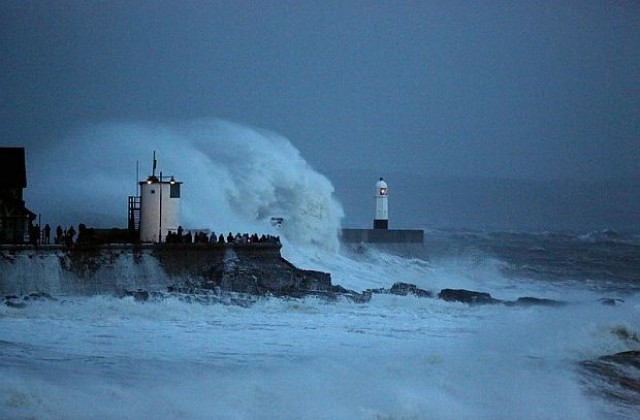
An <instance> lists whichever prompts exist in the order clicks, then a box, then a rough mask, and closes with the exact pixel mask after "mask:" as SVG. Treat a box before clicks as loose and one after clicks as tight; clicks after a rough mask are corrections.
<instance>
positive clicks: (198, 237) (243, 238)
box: [165, 226, 280, 244]
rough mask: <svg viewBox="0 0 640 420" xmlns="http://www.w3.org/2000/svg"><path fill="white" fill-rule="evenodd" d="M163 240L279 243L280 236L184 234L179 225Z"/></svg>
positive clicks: (170, 241) (189, 242)
mask: <svg viewBox="0 0 640 420" xmlns="http://www.w3.org/2000/svg"><path fill="white" fill-rule="evenodd" d="M165 242H166V243H168V244H191V243H194V244H203V243H204V244H206V243H209V244H225V243H227V244H264V243H272V244H279V243H280V237H279V236H273V235H264V234H263V235H261V236H258V234H257V233H254V234H252V235H249V234H248V233H243V234H241V233H236V234H235V235H234V234H233V233H231V232H229V234H228V235H227V236H226V237H225V236H224V235H223V234H222V233H221V234H220V235H216V233H215V232H211V234H207V233H206V232H196V233H195V234H192V233H191V232H187V233H186V234H185V233H184V231H183V229H182V226H179V227H178V229H177V231H175V232H173V231H169V233H168V234H167V237H166V238H165Z"/></svg>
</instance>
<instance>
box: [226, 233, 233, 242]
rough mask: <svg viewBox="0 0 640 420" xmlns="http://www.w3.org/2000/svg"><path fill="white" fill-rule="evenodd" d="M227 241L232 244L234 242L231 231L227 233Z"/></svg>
mask: <svg viewBox="0 0 640 420" xmlns="http://www.w3.org/2000/svg"><path fill="white" fill-rule="evenodd" d="M227 243H228V244H232V243H233V233H231V232H229V234H228V235H227Z"/></svg>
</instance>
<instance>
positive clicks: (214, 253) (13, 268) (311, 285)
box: [0, 243, 334, 297]
mask: <svg viewBox="0 0 640 420" xmlns="http://www.w3.org/2000/svg"><path fill="white" fill-rule="evenodd" d="M280 248H281V245H280V244H276V243H258V244H102V245H82V246H80V245H74V246H73V247H65V246H60V245H48V246H40V247H38V248H34V247H33V246H2V247H0V292H1V293H3V294H4V295H10V294H15V295H21V294H27V293H31V292H33V291H41V292H46V293H50V294H55V295H65V294H82V295H85V294H86V295H91V294H104V293H122V292H123V291H125V290H132V289H134V290H135V289H143V290H147V291H166V290H167V288H170V287H171V288H175V287H178V288H179V287H182V286H183V285H185V284H188V285H197V287H198V288H203V289H209V290H219V291H229V292H240V293H249V294H253V295H274V296H294V297H298V296H305V295H308V294H313V293H320V294H322V293H327V292H330V291H331V290H332V289H333V288H334V286H332V285H331V276H330V275H329V274H328V273H322V272H318V271H312V270H302V269H299V268H297V267H295V266H294V265H293V264H291V263H290V262H288V261H287V260H285V259H284V258H282V256H281V254H280Z"/></svg>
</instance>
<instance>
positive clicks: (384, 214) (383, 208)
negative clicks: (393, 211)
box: [373, 177, 389, 229]
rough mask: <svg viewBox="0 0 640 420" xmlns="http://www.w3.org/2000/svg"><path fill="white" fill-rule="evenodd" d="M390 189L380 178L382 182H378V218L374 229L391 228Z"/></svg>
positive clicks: (375, 220) (374, 222)
mask: <svg viewBox="0 0 640 420" xmlns="http://www.w3.org/2000/svg"><path fill="white" fill-rule="evenodd" d="M388 197H389V188H388V187H387V183H386V182H384V179H382V177H380V180H379V181H378V182H376V218H375V219H373V228H374V229H388V228H389V203H388Z"/></svg>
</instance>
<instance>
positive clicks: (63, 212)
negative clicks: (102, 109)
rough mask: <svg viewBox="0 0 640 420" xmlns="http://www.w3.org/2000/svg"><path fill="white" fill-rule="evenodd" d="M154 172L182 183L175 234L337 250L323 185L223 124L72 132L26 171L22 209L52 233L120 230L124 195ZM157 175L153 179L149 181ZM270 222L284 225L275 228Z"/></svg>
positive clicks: (275, 147) (335, 208)
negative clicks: (251, 237) (190, 231)
mask: <svg viewBox="0 0 640 420" xmlns="http://www.w3.org/2000/svg"><path fill="white" fill-rule="evenodd" d="M154 150H155V151H156V153H157V156H158V160H159V165H158V171H163V175H165V176H169V175H173V176H175V177H176V179H179V180H180V181H182V182H184V188H183V193H182V208H183V225H184V226H185V227H186V228H208V229H211V230H213V231H215V232H217V233H225V234H226V233H228V232H229V231H232V232H234V233H235V232H254V231H255V232H264V233H272V234H278V235H282V236H284V237H286V238H287V239H288V240H289V241H292V242H294V243H300V244H305V243H308V244H316V245H318V246H321V247H324V248H327V249H333V250H337V249H338V233H339V230H340V220H341V218H342V217H343V211H342V207H341V206H340V204H339V203H338V201H337V200H336V199H335V197H334V195H333V193H334V189H333V186H332V185H331V182H330V181H329V180H328V179H327V178H326V177H325V176H323V175H322V174H320V173H318V172H317V171H315V170H314V169H313V168H312V167H311V166H310V165H309V164H308V163H307V162H306V161H305V160H304V159H303V158H302V156H301V155H300V153H299V151H298V150H297V149H296V148H295V147H294V146H293V145H292V144H291V142H290V141H289V140H287V139H286V138H284V137H282V136H280V135H278V134H275V133H272V132H269V131H265V130H256V129H252V128H248V127H244V126H241V125H238V124H234V123H230V122H226V121H221V120H199V121H191V122H184V123H180V124H174V125H160V124H143V123H138V124H131V123H110V124H97V125H90V126H85V127H82V128H79V129H77V130H75V131H74V132H73V133H71V134H69V135H68V136H66V137H65V138H63V139H61V141H60V142H59V143H57V144H55V145H53V146H50V149H48V150H47V152H46V153H45V154H43V155H46V156H47V158H48V159H50V160H51V161H53V162H54V163H57V164H58V167H59V168H60V169H59V170H58V171H53V172H52V171H50V170H45V169H44V168H45V167H47V168H50V167H51V163H52V162H51V161H50V162H47V164H45V162H37V161H36V162H30V168H31V173H32V174H31V176H30V189H29V191H28V194H29V197H28V200H29V203H30V205H31V206H32V207H33V208H34V209H37V210H38V211H41V212H43V213H44V215H45V220H47V221H49V222H50V223H51V224H54V225H57V224H63V225H71V224H74V225H77V224H78V223H85V224H88V225H93V226H99V227H111V226H121V227H123V226H125V225H126V218H125V216H124V215H125V214H126V200H127V195H135V194H136V189H135V186H136V182H137V181H139V180H140V179H135V176H134V175H135V167H136V161H139V163H140V174H139V177H140V178H146V176H147V175H149V174H150V173H151V170H152V168H151V166H152V165H151V162H152V151H154ZM156 175H158V173H156ZM271 217H282V218H284V223H283V224H282V226H281V228H280V229H276V228H275V227H273V226H271V225H270V223H269V220H270V218H271Z"/></svg>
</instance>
